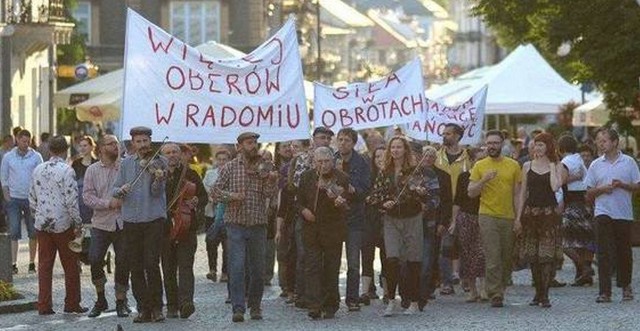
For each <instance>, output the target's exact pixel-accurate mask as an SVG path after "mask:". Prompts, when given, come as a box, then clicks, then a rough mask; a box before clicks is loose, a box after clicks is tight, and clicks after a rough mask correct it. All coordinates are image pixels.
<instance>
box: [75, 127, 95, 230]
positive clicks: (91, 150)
mask: <svg viewBox="0 0 640 331" xmlns="http://www.w3.org/2000/svg"><path fill="white" fill-rule="evenodd" d="M95 149H96V143H95V141H94V140H93V138H92V137H91V136H87V135H85V136H82V137H80V139H79V140H78V155H77V157H76V159H75V160H74V161H73V162H72V163H71V167H72V168H73V170H74V171H75V172H76V181H77V182H78V192H80V193H82V189H83V187H84V174H85V172H87V168H89V166H90V165H92V164H94V163H96V162H98V158H97V157H96V153H95ZM79 204H80V218H82V223H85V224H86V223H91V217H92V216H93V211H92V210H91V208H89V207H87V206H85V205H84V201H82V194H80V199H79Z"/></svg>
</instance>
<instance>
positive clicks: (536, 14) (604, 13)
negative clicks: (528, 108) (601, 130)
mask: <svg viewBox="0 0 640 331" xmlns="http://www.w3.org/2000/svg"><path fill="white" fill-rule="evenodd" d="M474 13H475V14H476V15H479V16H482V17H483V19H484V20H485V21H486V22H487V23H488V25H489V26H490V27H491V28H492V29H493V30H494V31H495V32H496V34H497V36H498V40H499V42H500V43H501V44H502V45H503V46H505V47H507V48H515V47H516V46H517V45H519V44H522V43H532V44H534V45H535V46H536V47H537V48H538V50H540V52H541V53H542V54H543V56H544V57H545V58H546V59H547V60H548V61H549V62H550V63H551V64H552V65H553V66H554V67H555V68H556V69H557V70H558V71H559V72H560V73H561V74H562V75H563V76H564V77H565V78H567V79H568V80H570V81H574V82H593V83H594V84H595V85H596V87H597V88H598V89H599V90H601V91H602V92H604V94H605V99H606V101H607V103H608V104H609V106H610V107H611V108H612V109H614V110H619V109H622V108H623V107H625V106H630V105H634V106H636V107H638V106H640V104H638V102H639V101H638V89H639V88H638V78H639V76H640V61H638V58H639V54H640V6H639V5H638V4H637V3H636V1H635V0H588V1H585V0H476V1H475V6H474ZM563 43H568V44H570V45H571V50H570V52H569V53H568V54H567V55H565V56H560V55H558V47H559V46H560V45H562V44H563Z"/></svg>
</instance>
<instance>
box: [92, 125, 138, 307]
mask: <svg viewBox="0 0 640 331" xmlns="http://www.w3.org/2000/svg"><path fill="white" fill-rule="evenodd" d="M98 148H99V150H100V161H98V162H96V163H94V164H92V165H90V166H89V167H88V168H87V171H86V173H85V177H84V178H85V179H84V188H83V192H82V198H83V200H84V203H85V205H87V207H89V208H91V209H93V217H92V218H91V245H90V247H89V261H90V263H91V281H92V282H93V285H94V286H95V288H96V294H97V296H98V299H97V300H96V303H95V305H94V306H93V309H91V312H89V317H98V316H100V314H101V313H102V312H103V311H105V310H107V309H109V304H108V303H107V299H106V298H105V296H104V285H105V284H106V283H107V277H106V276H105V274H104V257H105V255H106V254H107V249H108V248H109V246H111V245H113V250H114V252H115V255H116V257H115V262H116V274H115V290H116V314H117V315H118V317H127V316H129V307H128V306H127V290H128V288H129V267H128V266H127V263H126V260H125V259H126V255H125V254H126V253H125V245H124V236H123V235H122V228H123V225H122V218H121V217H120V200H118V199H114V198H113V197H112V190H113V184H114V182H115V179H116V176H117V175H118V171H119V169H120V158H119V152H118V139H117V138H116V136H114V135H105V136H103V137H102V138H100V139H99V140H98Z"/></svg>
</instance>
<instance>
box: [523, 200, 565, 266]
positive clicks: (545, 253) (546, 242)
mask: <svg viewBox="0 0 640 331" xmlns="http://www.w3.org/2000/svg"><path fill="white" fill-rule="evenodd" d="M521 222H522V236H521V237H520V239H519V240H520V246H519V258H520V263H527V264H532V263H554V264H558V263H559V261H562V258H563V253H562V235H561V230H560V224H561V217H560V215H558V214H557V213H556V212H555V206H550V207H529V206H525V209H524V212H523V215H522V218H521Z"/></svg>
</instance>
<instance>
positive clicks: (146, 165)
mask: <svg viewBox="0 0 640 331" xmlns="http://www.w3.org/2000/svg"><path fill="white" fill-rule="evenodd" d="M129 133H130V135H131V140H132V144H133V145H134V147H135V149H136V153H135V154H133V155H131V156H128V157H127V158H125V159H124V160H122V163H121V164H120V169H119V171H118V177H117V178H116V181H115V184H114V192H113V196H114V199H119V200H121V203H122V208H121V217H122V221H123V222H124V229H123V233H124V236H125V243H126V247H127V250H128V258H127V262H128V264H129V266H130V269H131V287H132V290H133V296H134V297H135V299H136V302H137V305H138V315H137V316H136V318H135V319H134V320H133V322H134V323H147V322H160V321H163V320H164V315H163V314H162V278H161V276H160V248H161V245H158V243H160V242H161V240H162V234H163V230H164V223H165V218H166V217H167V214H166V206H167V202H166V196H165V182H166V179H165V172H166V169H167V160H166V159H165V158H164V157H163V156H159V155H157V153H156V154H154V153H153V152H152V150H151V129H149V128H147V127H143V126H139V127H134V128H132V129H131V131H130V132H129Z"/></svg>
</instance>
